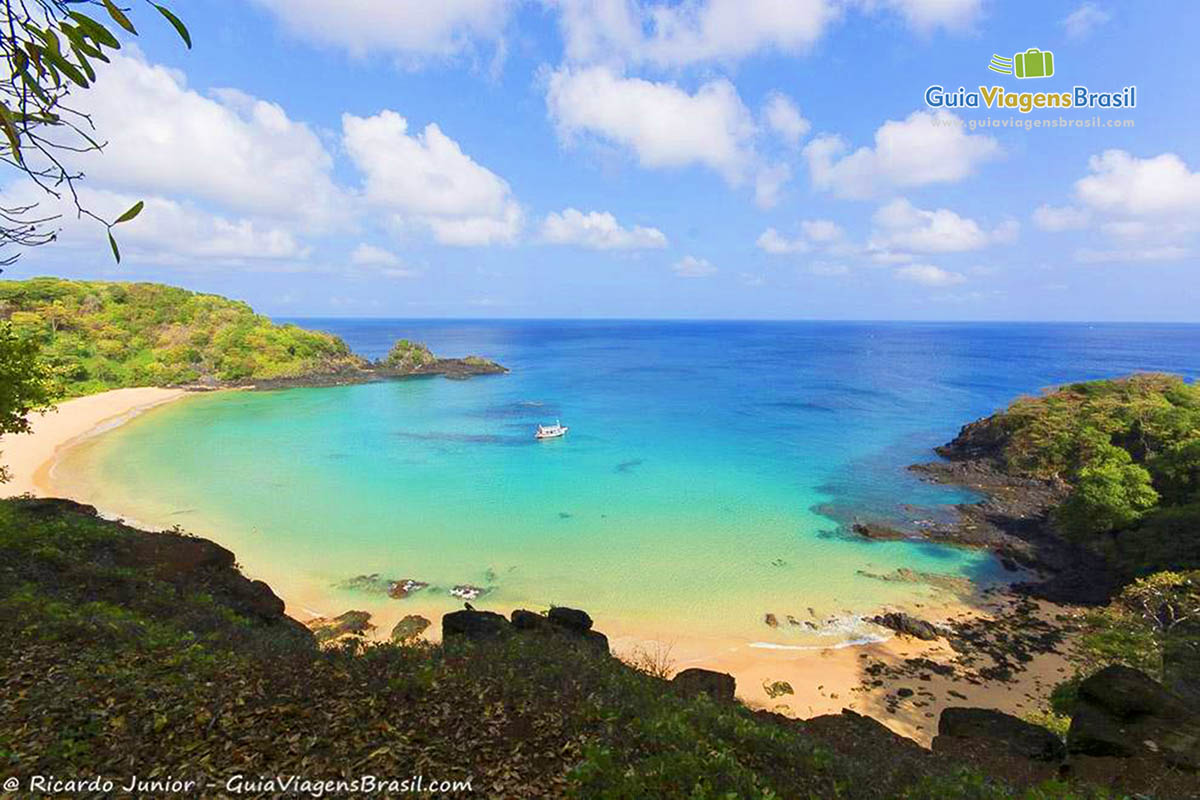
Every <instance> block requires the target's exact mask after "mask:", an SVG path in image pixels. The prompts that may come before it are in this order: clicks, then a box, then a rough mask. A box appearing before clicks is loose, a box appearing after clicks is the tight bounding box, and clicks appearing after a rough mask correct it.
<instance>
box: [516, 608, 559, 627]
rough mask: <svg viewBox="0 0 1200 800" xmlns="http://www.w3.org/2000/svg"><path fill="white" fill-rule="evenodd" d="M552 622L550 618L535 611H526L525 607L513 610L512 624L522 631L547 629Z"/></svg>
mask: <svg viewBox="0 0 1200 800" xmlns="http://www.w3.org/2000/svg"><path fill="white" fill-rule="evenodd" d="M549 624H550V620H548V619H546V618H545V617H544V616H542V615H541V614H536V613H534V612H533V611H526V610H525V609H523V608H518V609H517V610H516V611H513V612H512V625H513V627H514V628H516V629H517V630H520V631H539V630H545V629H546V627H547V626H548V625H549Z"/></svg>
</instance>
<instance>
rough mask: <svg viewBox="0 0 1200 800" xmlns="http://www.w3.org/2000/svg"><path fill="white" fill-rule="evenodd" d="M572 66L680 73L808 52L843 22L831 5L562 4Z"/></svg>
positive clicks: (787, 1)
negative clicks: (758, 56) (679, 69)
mask: <svg viewBox="0 0 1200 800" xmlns="http://www.w3.org/2000/svg"><path fill="white" fill-rule="evenodd" d="M555 5H557V7H558V8H559V11H560V25H561V27H562V33H563V40H564V45H565V50H566V55H567V58H568V59H569V60H571V61H575V62H593V63H594V62H608V63H646V64H651V65H655V66H659V67H676V66H683V65H686V64H694V63H697V62H703V61H714V60H717V61H732V60H736V59H739V58H744V57H746V56H749V55H752V54H754V53H757V52H763V51H775V52H780V53H787V54H792V55H794V54H799V53H803V52H806V51H807V50H808V49H809V48H810V47H811V46H812V44H813V43H814V42H816V41H817V40H818V39H819V38H820V37H821V35H822V34H823V33H824V32H825V30H826V29H827V28H828V26H829V24H830V23H831V22H833V21H834V20H835V19H837V17H838V16H839V14H840V4H839V3H837V2H833V0H693V1H692V2H685V3H679V4H672V5H668V4H666V3H656V4H649V3H640V2H633V1H632V0H558V2H557V3H555Z"/></svg>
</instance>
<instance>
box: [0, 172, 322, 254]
mask: <svg viewBox="0 0 1200 800" xmlns="http://www.w3.org/2000/svg"><path fill="white" fill-rule="evenodd" d="M31 191H32V189H31V187H30V186H29V185H27V184H22V185H19V186H16V187H10V188H8V189H6V191H5V193H4V194H5V197H4V200H3V201H2V202H3V203H5V204H8V203H10V201H11V200H14V199H17V200H19V201H21V202H23V201H24V200H25V198H26V197H27V196H30V193H31ZM78 191H79V199H80V202H81V203H82V204H83V205H84V207H85V208H87V209H89V210H90V211H92V212H94V213H96V214H98V215H100V216H101V217H104V218H107V219H115V218H116V217H117V216H119V215H120V214H121V213H122V212H124V211H125V210H126V209H128V208H130V207H131V206H132V205H133V204H134V203H136V202H137V201H138V200H142V201H143V202H144V203H145V207H144V208H143V210H142V212H141V214H139V215H138V216H137V217H135V218H134V219H133V220H132V221H130V222H125V223H122V224H120V225H118V226H117V227H116V228H115V229H114V230H113V235H114V236H115V237H116V239H117V242H118V244H119V246H120V248H121V255H122V257H123V259H124V261H126V262H131V261H132V262H137V261H153V262H155V263H158V264H164V265H176V266H191V267H211V266H229V265H249V266H257V267H259V268H267V269H278V268H280V267H283V268H294V267H296V266H297V265H298V264H299V262H303V261H305V260H306V259H307V258H308V257H309V255H310V252H311V248H310V247H308V246H307V245H305V244H303V243H302V242H300V241H299V240H298V239H297V237H296V236H295V234H293V233H292V232H291V231H289V230H287V229H286V228H284V227H280V226H275V225H271V224H270V223H267V222H264V221H263V220H261V219H251V218H244V217H242V218H229V217H225V216H222V215H220V214H214V213H211V212H209V211H207V210H205V209H202V208H199V207H198V206H196V205H195V204H194V203H190V202H179V201H175V200H172V199H169V198H164V197H158V196H145V195H131V194H123V193H120V192H114V191H109V190H106V189H99V188H96V187H92V186H83V185H81V186H80V187H78ZM40 209H41V210H42V211H44V212H46V213H48V214H49V213H62V215H63V216H62V221H61V227H62V230H61V233H60V234H59V241H60V242H61V243H62V244H63V245H64V246H66V247H69V248H76V247H82V248H87V249H89V250H94V251H95V252H96V253H107V251H108V244H107V241H106V239H105V233H104V228H103V226H100V225H98V224H93V222H92V221H91V220H88V219H79V218H78V217H76V215H75V214H74V208H73V207H68V201H66V200H62V201H53V200H50V201H46V200H44V199H43V202H42V204H41V206H40ZM267 262H276V263H275V264H274V265H270V264H268V263H267Z"/></svg>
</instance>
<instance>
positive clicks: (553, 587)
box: [60, 319, 1200, 646]
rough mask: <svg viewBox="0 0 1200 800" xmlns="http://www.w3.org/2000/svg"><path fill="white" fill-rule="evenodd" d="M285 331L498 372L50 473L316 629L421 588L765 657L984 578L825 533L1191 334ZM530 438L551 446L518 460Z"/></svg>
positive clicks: (107, 448) (331, 404)
mask: <svg viewBox="0 0 1200 800" xmlns="http://www.w3.org/2000/svg"><path fill="white" fill-rule="evenodd" d="M293 321H294V322H296V323H297V324H300V325H303V326H305V327H309V328H317V329H322V330H327V331H331V332H333V333H335V334H337V335H339V336H341V337H343V338H344V339H345V340H346V341H347V342H348V343H349V344H350V346H351V347H352V348H353V349H354V350H355V351H356V352H358V353H360V354H362V355H364V356H367V357H371V358H376V357H379V356H382V355H383V354H384V353H386V351H387V349H388V348H389V346H390V345H391V343H392V342H393V341H394V340H395V339H396V338H400V337H406V338H410V339H416V340H420V341H424V342H426V343H427V344H428V345H429V346H430V347H431V348H432V349H433V351H434V352H436V353H438V354H439V355H445V356H462V355H467V354H479V355H483V356H486V357H489V358H492V359H495V360H497V361H499V362H501V363H503V364H504V365H506V366H507V367H509V368H510V369H511V370H512V371H511V373H510V374H508V375H505V376H495V377H483V378H476V379H472V380H468V381H451V380H445V379H442V378H429V379H417V380H409V381H400V382H389V383H380V384H369V385H364V386H354V387H341V388H330V389H296V390H286V391H277V392H262V393H245V392H240V393H219V394H215V395H211V396H202V397H195V398H190V399H188V400H187V401H185V402H182V403H177V404H173V405H171V406H168V407H166V408H163V409H161V410H158V411H155V412H153V413H151V414H147V415H145V416H144V417H142V418H139V419H137V420H135V421H133V422H132V423H130V424H128V425H126V426H124V427H122V428H120V429H118V430H117V431H114V432H113V433H110V434H107V435H105V436H103V437H99V438H97V439H96V440H94V441H93V442H91V443H89V444H88V445H85V446H83V447H80V448H77V449H76V450H75V451H72V453H71V454H70V455H69V456H68V458H67V459H65V461H64V462H63V463H62V464H61V465H60V472H61V473H63V474H64V475H65V476H66V477H67V478H70V476H71V475H74V476H75V478H74V480H76V481H85V480H87V479H86V478H85V477H84V476H93V477H92V478H91V485H90V486H89V488H88V492H89V493H90V495H91V496H97V499H98V502H100V504H101V505H102V506H104V507H107V508H111V509H115V510H118V511H120V512H123V513H126V514H128V515H129V516H131V517H134V518H138V519H152V520H154V521H157V522H160V523H164V524H167V523H171V524H180V525H182V526H184V527H186V528H188V529H191V530H194V531H195V532H196V533H199V534H202V535H210V536H214V537H215V538H217V539H218V540H219V541H229V542H230V543H231V545H232V546H234V548H235V549H236V551H237V552H238V555H239V558H240V560H241V562H242V563H243V564H244V565H246V567H247V569H248V570H249V571H250V572H251V573H252V574H259V575H262V576H263V577H266V578H267V579H268V580H269V581H270V582H271V584H272V585H273V586H275V587H276V588H277V589H279V590H280V591H281V592H283V593H284V594H285V596H289V595H290V596H289V599H290V600H293V601H294V602H303V603H306V604H308V605H310V606H320V607H319V608H314V610H318V611H322V612H325V611H340V610H344V609H343V608H341V607H340V606H342V605H346V606H349V605H350V604H354V605H360V606H366V607H368V608H371V609H372V610H377V609H385V607H386V609H390V610H391V612H394V611H395V609H396V608H399V607H400V605H398V604H404V603H409V604H412V606H413V607H416V606H418V605H420V604H424V606H429V605H431V604H432V605H434V606H436V607H444V608H451V607H453V605H454V604H455V602H456V601H454V600H453V599H452V598H450V597H448V596H447V595H446V590H447V589H448V588H450V587H452V586H454V585H458V584H470V585H473V586H478V587H481V588H485V589H487V590H488V593H487V594H486V595H485V596H484V597H483V598H481V599H480V601H479V602H477V603H476V605H478V606H481V607H489V604H490V605H491V606H494V607H497V608H504V609H506V608H512V607H516V606H520V605H525V606H528V607H535V608H540V607H545V606H547V605H549V604H552V603H558V604H567V605H577V606H582V607H585V608H587V609H588V610H589V611H591V612H592V614H593V616H595V617H597V619H598V620H603V621H604V622H605V623H606V626H600V625H599V623H598V627H603V629H605V630H613V629H617V630H619V629H621V628H622V627H626V628H629V629H641V630H645V629H646V628H647V626H650V625H654V626H658V627H659V628H666V629H668V630H676V631H685V632H695V631H707V632H711V633H712V634H713V635H719V636H725V637H729V636H732V637H737V638H740V639H742V640H745V641H755V642H765V643H767V644H772V645H776V646H779V645H782V646H810V645H811V644H812V642H813V641H814V639H817V638H820V637H824V638H823V639H822V641H825V642H828V641H835V640H836V639H837V638H838V637H841V638H843V639H852V638H855V637H857V636H861V635H862V633H863V629H862V626H861V625H860V624H859V622H858V617H859V616H860V615H861V614H864V613H870V612H872V611H874V610H875V609H877V608H879V607H880V606H881V605H897V606H904V605H907V604H912V603H916V602H922V603H934V602H936V601H937V599H938V598H937V591H936V590H935V589H933V588H932V587H929V586H925V585H922V584H912V583H904V582H896V581H882V580H879V579H878V577H872V576H881V575H884V576H886V575H889V574H892V573H894V571H895V570H897V569H899V568H902V567H907V568H910V569H913V570H916V571H918V572H928V573H938V574H942V575H953V576H963V577H969V578H971V579H973V580H976V581H987V580H994V579H997V578H998V577H999V573H998V570H997V569H996V566H995V564H994V563H993V560H992V559H991V558H990V557H988V556H986V555H983V554H979V553H975V552H970V551H965V550H959V549H954V548H943V547H932V546H929V545H924V544H917V543H907V542H895V543H865V542H860V541H855V540H854V539H852V538H850V537H846V536H844V535H841V534H840V533H839V532H838V529H839V524H840V523H844V522H846V521H848V520H850V519H853V518H861V517H876V516H878V517H885V518H886V517H891V516H895V515H901V516H905V517H910V518H914V517H934V516H937V515H941V514H945V513H946V510H947V505H948V504H951V503H954V502H958V501H961V500H963V499H964V498H965V495H964V494H962V493H961V492H958V491H954V490H950V489H946V488H943V487H935V486H930V485H927V484H924V483H922V482H920V481H919V480H917V479H916V478H915V477H914V476H913V475H911V474H910V473H908V472H907V471H906V470H905V467H906V466H907V465H909V464H911V463H914V462H917V461H924V460H930V459H932V458H934V455H933V453H932V452H931V449H932V448H933V447H934V446H936V445H939V444H942V443H944V442H946V441H947V440H949V439H950V438H952V437H953V436H954V434H955V433H956V432H957V430H958V429H959V427H960V426H961V425H963V424H964V423H966V422H968V421H970V420H972V419H975V418H977V417H980V416H983V415H985V414H988V413H991V412H992V411H995V410H997V409H1000V408H1002V407H1003V406H1005V405H1006V404H1007V403H1008V402H1009V401H1010V400H1012V399H1013V398H1014V397H1016V396H1017V395H1019V394H1022V393H1031V392H1037V391H1039V390H1041V389H1043V388H1045V387H1049V386H1052V385H1055V384H1060V383H1065V382H1071V381H1079V380H1087V379H1093V378H1104V377H1112V376H1117V375H1122V374H1125V373H1129V372H1133V371H1138V370H1162V371H1170V372H1177V373H1182V374H1184V375H1185V376H1187V377H1188V378H1190V379H1195V378H1196V377H1197V376H1198V375H1200V326H1197V325H1130V324H1103V325H1100V324H1098V325H1086V324H951V323H937V324H934V323H853V322H645V321H507V320H506V321H479V320H471V321H454V320H437V321H431V320H382V319H380V320H364V319H305V320H293ZM555 420H561V421H562V422H563V424H565V425H568V426H570V433H569V434H568V435H567V436H566V437H565V438H564V439H562V440H556V441H550V442H535V441H534V440H533V438H532V434H533V430H534V427H535V425H536V424H537V423H539V422H542V423H545V422H553V421H555ZM97 475H99V476H103V479H102V480H101V479H96V478H95V477H94V476H97ZM150 490H153V491H150ZM151 496H152V497H154V498H157V499H156V500H155V501H154V502H153V503H151V502H150V501H148V500H147V499H146V498H147V497H151ZM369 573H380V574H381V575H382V576H383V577H385V578H388V577H390V578H401V577H405V578H414V579H418V580H421V581H426V582H428V583H430V584H431V586H430V588H429V589H428V590H426V591H425V593H423V594H421V595H419V596H416V597H414V598H410V599H407V600H404V601H395V600H389V599H388V598H386V596H384V597H366V596H358V595H355V594H354V591H353V590H348V589H340V588H337V587H338V585H339V584H340V583H342V582H343V581H345V580H346V579H348V578H350V577H353V576H355V575H358V574H369ZM389 604H390V605H389ZM424 606H422V607H424ZM810 609H811V610H810ZM766 613H773V614H775V615H776V616H777V618H778V619H780V620H783V619H785V618H786V617H787V615H795V616H797V617H802V618H805V619H810V618H811V619H819V620H821V625H820V626H819V630H818V631H817V632H815V633H814V632H813V630H812V629H811V628H810V627H808V626H788V625H786V624H784V625H781V626H780V627H779V628H778V629H775V628H768V627H766V626H764V625H763V618H764V614H766ZM830 620H834V622H830ZM829 637H834V638H833V639H830V638H829Z"/></svg>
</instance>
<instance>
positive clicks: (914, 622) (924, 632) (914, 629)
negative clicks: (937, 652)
mask: <svg viewBox="0 0 1200 800" xmlns="http://www.w3.org/2000/svg"><path fill="white" fill-rule="evenodd" d="M870 621H871V622H874V623H875V624H876V625H880V626H882V627H884V628H888V629H889V630H893V631H895V632H896V633H899V634H903V635H905V636H913V637H915V638H917V639H921V640H922V641H926V642H931V641H933V640H934V639H936V638H938V636H940V635H941V634H939V633H938V629H937V628H935V627H934V626H933V625H932V624H931V623H928V622H926V621H925V620H923V619H917V618H916V617H914V616H912V615H911V614H906V613H904V612H903V611H889V612H888V613H886V614H880V615H879V616H877V617H872V618H871V620H870Z"/></svg>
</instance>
